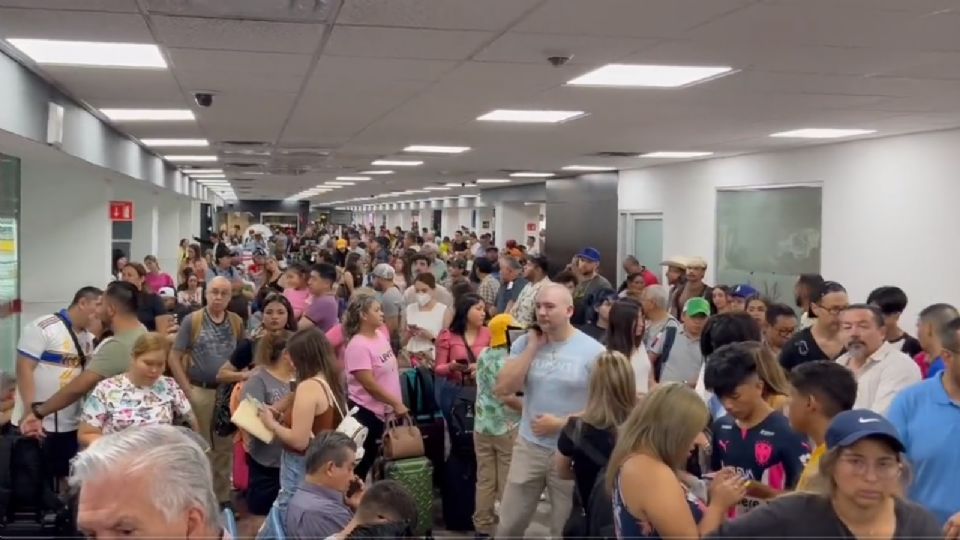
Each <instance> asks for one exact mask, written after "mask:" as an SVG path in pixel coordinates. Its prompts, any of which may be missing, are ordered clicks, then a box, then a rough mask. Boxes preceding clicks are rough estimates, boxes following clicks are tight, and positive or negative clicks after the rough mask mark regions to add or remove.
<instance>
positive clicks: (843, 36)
mask: <svg viewBox="0 0 960 540" xmlns="http://www.w3.org/2000/svg"><path fill="white" fill-rule="evenodd" d="M868 21H869V22H868ZM958 27H960V12H944V13H942V14H938V15H925V14H920V13H915V12H898V11H883V10H876V11H870V12H868V13H865V12H864V10H862V9H856V8H851V7H847V6H846V5H845V4H843V3H842V2H836V3H834V4H833V7H832V8H830V9H822V10H816V9H809V8H808V6H807V5H806V4H804V3H803V2H791V3H787V4H778V5H767V4H755V5H753V6H751V7H749V8H747V9H743V10H740V11H737V12H735V13H732V14H730V15H728V16H725V17H720V18H718V19H716V20H714V21H712V22H709V23H707V24H704V25H702V26H700V27H698V28H696V29H694V30H692V31H690V32H687V33H685V34H684V35H683V37H686V38H689V39H693V40H696V41H702V42H708V43H712V44H724V43H751V44H754V45H756V44H759V43H763V44H765V45H773V46H777V45H832V46H838V47H877V48H885V49H900V50H960V32H957V28H958Z"/></svg>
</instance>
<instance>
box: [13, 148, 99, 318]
mask: <svg viewBox="0 0 960 540" xmlns="http://www.w3.org/2000/svg"><path fill="white" fill-rule="evenodd" d="M20 194H21V201H20V207H21V214H20V216H21V218H20V219H21V228H20V242H21V250H20V256H21V263H20V280H21V281H20V296H21V298H22V299H23V302H24V313H23V317H22V319H21V320H23V321H29V320H32V319H33V318H35V317H38V316H40V315H41V314H43V313H45V312H52V311H55V310H57V309H60V308H62V307H64V306H65V305H66V304H67V303H69V301H70V300H71V298H72V297H73V293H74V292H76V290H77V289H79V288H80V287H83V286H85V285H93V286H97V287H102V286H104V285H105V284H106V283H107V281H108V280H109V277H110V233H111V230H110V222H109V221H108V219H107V201H109V200H110V198H111V189H110V185H109V183H108V182H107V180H106V179H105V178H104V177H103V176H100V175H97V174H95V173H91V172H90V171H89V169H87V168H86V167H80V166H76V165H70V164H62V163H55V162H45V161H37V160H29V159H24V160H23V161H22V162H21V176H20Z"/></svg>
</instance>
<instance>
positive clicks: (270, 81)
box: [177, 69, 304, 94]
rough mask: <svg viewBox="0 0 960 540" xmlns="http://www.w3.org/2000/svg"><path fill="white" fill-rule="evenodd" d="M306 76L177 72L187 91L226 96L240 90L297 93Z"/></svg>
mask: <svg viewBox="0 0 960 540" xmlns="http://www.w3.org/2000/svg"><path fill="white" fill-rule="evenodd" d="M303 79H304V75H302V74H301V75H292V74H291V75H284V74H271V73H257V72H250V73H240V72H236V71H193V70H190V71H186V70H179V69H178V70H177V80H179V81H180V84H182V85H183V87H184V89H185V90H187V91H193V92H196V91H206V92H213V93H215V94H226V93H230V92H235V91H237V90H238V89H239V90H241V91H242V92H264V93H266V92H279V93H296V92H299V91H300V87H301V86H302V85H303Z"/></svg>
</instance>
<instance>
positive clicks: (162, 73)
mask: <svg viewBox="0 0 960 540" xmlns="http://www.w3.org/2000/svg"><path fill="white" fill-rule="evenodd" d="M44 71H45V72H46V73H48V74H49V75H50V76H51V77H53V79H54V80H55V81H56V82H57V84H58V85H62V86H63V87H64V88H66V89H67V90H69V91H70V93H72V94H73V95H75V96H77V97H78V98H80V99H82V100H84V101H88V102H90V103H92V104H95V105H98V106H101V107H116V106H117V105H113V104H114V103H117V102H125V103H129V102H130V101H131V100H135V101H137V102H139V103H140V104H141V105H149V106H162V105H168V106H174V105H176V106H179V107H182V106H183V102H182V99H183V98H182V96H181V94H180V88H179V86H177V81H176V80H174V78H173V75H171V74H170V72H169V71H167V70H126V69H98V68H75V67H58V66H50V67H46V68H44Z"/></svg>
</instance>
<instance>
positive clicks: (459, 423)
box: [448, 386, 477, 455]
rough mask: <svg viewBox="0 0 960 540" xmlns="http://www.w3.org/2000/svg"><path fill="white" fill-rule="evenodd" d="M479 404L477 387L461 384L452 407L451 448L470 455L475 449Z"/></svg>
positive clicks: (452, 450)
mask: <svg viewBox="0 0 960 540" xmlns="http://www.w3.org/2000/svg"><path fill="white" fill-rule="evenodd" d="M476 405H477V387H476V386H461V387H460V388H459V392H457V398H456V399H455V400H454V401H453V407H452V408H451V409H450V426H449V428H448V429H449V431H450V449H451V452H463V453H466V454H469V455H472V454H473V453H474V449H473V420H474V415H475V413H476Z"/></svg>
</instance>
